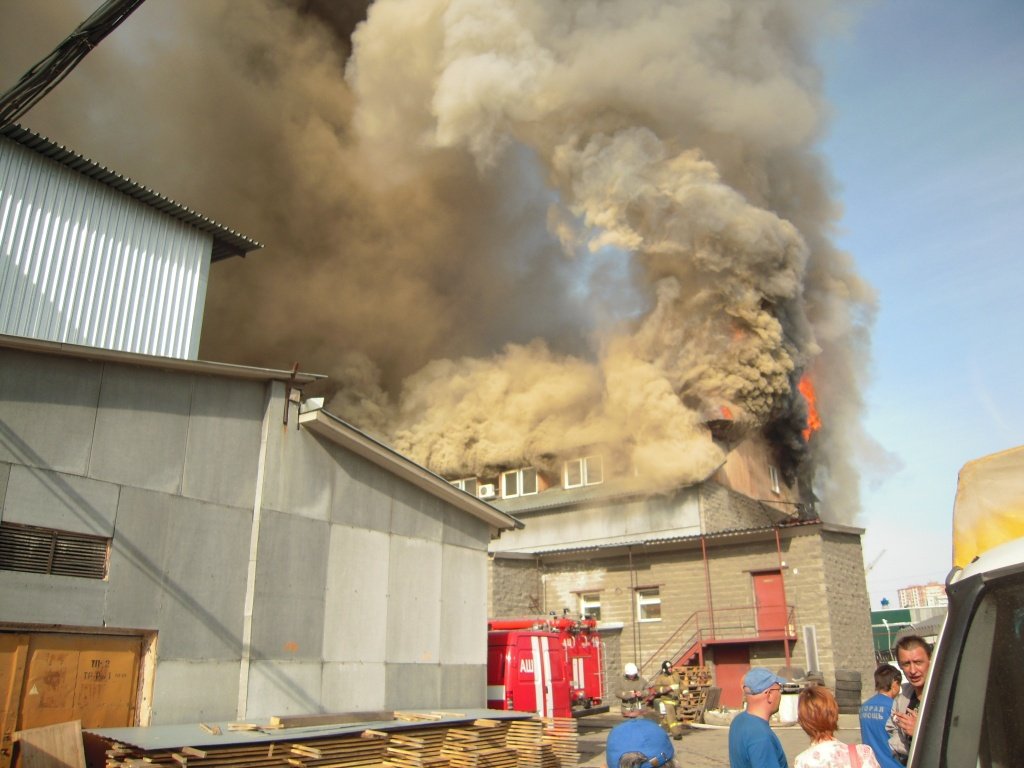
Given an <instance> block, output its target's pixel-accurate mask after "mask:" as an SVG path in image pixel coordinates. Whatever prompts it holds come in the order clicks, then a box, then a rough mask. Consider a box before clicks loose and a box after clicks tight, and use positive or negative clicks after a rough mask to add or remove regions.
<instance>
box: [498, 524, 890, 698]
mask: <svg viewBox="0 0 1024 768" xmlns="http://www.w3.org/2000/svg"><path fill="white" fill-rule="evenodd" d="M780 546H781V559H782V561H783V562H784V563H785V566H784V567H783V568H782V578H783V585H784V589H785V592H786V602H787V604H790V605H793V606H795V616H794V622H793V623H794V625H795V627H794V629H795V632H796V635H797V639H796V640H795V641H793V642H792V643H790V647H789V666H791V667H795V668H798V669H802V670H804V671H812V670H811V669H810V665H809V664H808V661H807V648H806V647H805V644H804V640H803V638H804V632H803V629H804V627H805V626H811V627H813V628H814V632H815V635H816V646H817V658H818V664H817V666H818V669H817V670H814V671H818V672H820V673H821V674H822V675H823V676H824V677H825V681H826V683H827V684H829V685H832V684H833V682H834V675H835V670H836V669H849V670H855V671H860V672H861V677H862V680H863V681H865V682H864V686H865V687H864V690H865V691H866V692H868V693H870V691H869V690H868V688H869V687H870V686H869V681H870V680H871V677H870V674H871V672H872V670H873V668H874V657H873V654H872V646H871V634H870V617H869V610H868V608H869V606H868V598H867V587H866V584H865V578H864V567H863V562H862V555H861V542H860V536H859V535H858V534H857V533H843V532H833V531H828V530H826V529H825V528H824V527H823V526H821V525H809V526H805V527H799V528H796V529H789V530H784V532H783V533H782V535H781V537H780ZM707 552H708V565H707V571H708V575H709V577H710V582H709V583H710V592H711V604H712V606H713V608H714V609H715V614H716V622H717V623H718V626H719V627H721V625H722V623H724V622H726V621H728V620H730V619H732V620H733V621H734V623H740V622H741V620H742V621H745V622H747V623H748V624H750V623H752V622H753V620H754V610H753V603H754V597H753V578H754V577H753V575H752V574H753V573H756V572H763V571H773V570H778V569H779V560H780V552H779V551H777V549H776V541H775V538H774V536H773V535H771V534H769V535H768V536H765V535H764V534H763V533H762V534H758V535H757V536H756V537H755V536H752V535H750V534H738V535H736V536H723V537H713V538H710V539H708V540H707ZM704 568H705V566H704V560H703V558H702V554H701V549H700V545H699V542H694V541H693V540H690V541H686V542H680V543H678V544H675V545H673V546H672V547H669V546H667V545H666V547H664V548H663V549H662V550H660V551H652V548H650V547H637V548H635V549H634V550H633V552H632V554H631V555H629V554H618V555H615V556H606V557H595V556H594V553H593V552H588V553H585V554H583V553H581V554H580V555H577V556H574V557H568V556H561V557H559V558H558V559H555V558H554V557H549V558H547V559H545V560H543V561H542V564H541V565H540V566H538V565H537V564H536V563H535V562H534V561H533V560H532V559H531V560H512V559H504V558H495V559H494V560H493V561H492V571H491V574H492V576H491V590H492V606H493V607H494V609H492V611H491V615H504V616H513V615H538V614H540V615H542V614H547V613H551V612H555V613H558V614H561V613H562V611H563V609H568V611H569V613H570V614H572V615H578V613H579V593H580V592H596V593H598V594H599V595H600V601H601V620H602V621H603V622H621V623H622V625H623V629H622V633H621V644H620V649H618V651H617V653H616V654H614V655H615V656H616V657H617V660H612V659H609V668H608V680H609V681H616V682H617V679H618V677H619V676H621V667H622V664H624V663H625V662H627V661H636V662H637V663H640V664H643V663H644V662H647V666H646V667H645V668H644V672H645V674H649V675H653V674H654V672H655V670H656V669H657V666H658V665H659V664H660V662H661V661H662V659H663V658H667V657H669V656H672V655H674V654H677V653H679V652H680V651H682V650H683V648H682V646H683V645H684V643H685V642H686V640H687V639H689V637H690V636H691V635H692V632H693V630H694V628H695V627H696V624H689V625H686V626H685V627H684V626H683V625H684V624H685V622H687V620H688V619H690V618H691V617H692V615H693V614H694V613H695V612H696V611H704V610H706V609H707V607H708V587H707V583H708V582H706V580H705V570H704ZM636 587H658V589H659V592H660V596H661V614H662V617H661V620H660V621H645V622H637V621H635V616H634V610H635V604H634V594H635V592H634V590H635V588H636ZM498 607H500V608H501V610H500V611H498V610H497V608H498ZM705 622H706V619H705ZM705 625H706V624H705ZM681 627H682V630H681ZM677 632H678V634H677V636H676V637H674V638H673V637H672V635H673V633H677ZM669 641H670V642H669ZM666 642H668V644H667V645H665V643H666ZM750 654H751V664H752V665H762V666H766V667H769V668H770V669H779V668H782V667H784V666H786V654H785V647H784V645H783V643H782V642H781V641H780V642H771V643H753V644H751V645H750ZM705 662H706V663H707V664H708V665H709V666H712V667H713V653H710V654H709V655H708V657H707V658H706V659H705ZM609 684H610V685H611V682H610V683H609Z"/></svg>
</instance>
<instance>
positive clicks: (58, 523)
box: [0, 466, 119, 537]
mask: <svg viewBox="0 0 1024 768" xmlns="http://www.w3.org/2000/svg"><path fill="white" fill-rule="evenodd" d="M118 490H119V488H118V486H117V485H114V484H113V483H104V482H100V481H97V480H90V479H88V478H85V477H78V476H76V475H68V474H64V473H61V472H51V471H47V470H44V469H37V468H35V467H22V466H15V467H12V468H11V469H10V480H9V482H8V487H7V495H6V500H5V501H4V504H3V508H2V514H0V518H2V519H3V520H4V521H5V522H8V523H21V524H23V525H38V526H43V527H45V528H56V529H58V530H61V531H72V532H74V533H87V534H91V535H94V536H106V537H110V536H112V535H113V533H114V517H115V515H116V513H117V497H118Z"/></svg>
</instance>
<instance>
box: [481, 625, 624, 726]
mask: <svg viewBox="0 0 1024 768" xmlns="http://www.w3.org/2000/svg"><path fill="white" fill-rule="evenodd" d="M487 629H488V632H487V706H488V707H490V708H491V709H515V710H518V711H520V712H536V713H537V714H538V715H540V716H541V717H570V716H575V715H579V714H590V713H595V712H597V711H604V710H605V709H606V708H604V707H601V706H600V705H601V703H602V701H603V699H604V685H603V675H602V649H601V638H600V636H599V635H598V632H597V622H596V621H594V620H593V619H573V618H570V617H568V616H561V617H554V616H551V617H546V618H520V619H491V620H490V621H489V622H488V623H487Z"/></svg>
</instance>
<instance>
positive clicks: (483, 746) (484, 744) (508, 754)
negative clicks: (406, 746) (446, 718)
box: [441, 720, 516, 768]
mask: <svg viewBox="0 0 1024 768" xmlns="http://www.w3.org/2000/svg"><path fill="white" fill-rule="evenodd" d="M507 733H508V723H503V722H499V721H497V720H476V721H475V722H474V723H473V725H472V726H470V727H464V728H449V729H448V732H447V734H446V735H445V739H444V745H443V746H442V747H441V756H442V757H447V758H448V762H449V765H450V766H451V768H516V753H515V752H513V751H512V750H511V749H509V748H508V747H507V746H506V745H505V738H506V735H507Z"/></svg>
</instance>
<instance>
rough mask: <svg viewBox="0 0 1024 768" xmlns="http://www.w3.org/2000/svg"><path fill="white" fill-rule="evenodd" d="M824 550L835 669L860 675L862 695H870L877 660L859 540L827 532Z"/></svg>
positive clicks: (843, 534) (853, 536)
mask: <svg viewBox="0 0 1024 768" xmlns="http://www.w3.org/2000/svg"><path fill="white" fill-rule="evenodd" d="M821 546H822V554H823V558H822V559H823V561H824V563H825V571H826V592H827V595H828V604H829V611H830V623H831V626H832V632H833V656H834V661H835V668H836V669H846V670H851V671H859V672H860V673H861V681H862V683H863V685H862V687H861V693H862V694H870V693H872V689H873V686H874V683H873V674H874V668H875V657H874V652H873V646H872V643H871V604H870V601H869V599H868V588H867V580H866V575H865V572H864V553H863V549H862V547H861V540H860V536H859V535H857V534H850V533H840V532H833V531H824V532H823V534H822V537H821ZM864 698H867V695H864Z"/></svg>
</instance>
